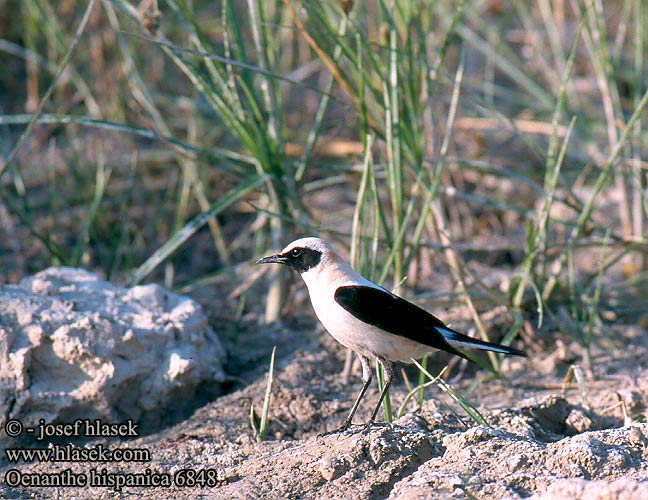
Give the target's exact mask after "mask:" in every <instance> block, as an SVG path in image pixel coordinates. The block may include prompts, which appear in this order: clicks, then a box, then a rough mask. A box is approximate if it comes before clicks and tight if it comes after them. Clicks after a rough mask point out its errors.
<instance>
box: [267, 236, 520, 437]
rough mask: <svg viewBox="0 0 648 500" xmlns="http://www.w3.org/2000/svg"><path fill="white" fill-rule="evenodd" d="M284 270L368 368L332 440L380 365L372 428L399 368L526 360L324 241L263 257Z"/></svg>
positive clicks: (298, 242) (301, 243) (329, 328)
mask: <svg viewBox="0 0 648 500" xmlns="http://www.w3.org/2000/svg"><path fill="white" fill-rule="evenodd" d="M271 263H276V264H282V265H285V266H287V267H289V268H291V269H293V270H295V271H296V272H298V273H299V274H300V275H301V277H302V279H303V280H304V282H305V284H306V287H307V288H308V293H309V295H310V299H311V303H312V305H313V309H314V310H315V314H316V315H317V317H318V319H319V320H320V322H321V323H322V325H323V326H324V328H325V329H326V330H327V331H328V333H329V334H331V336H333V338H335V340H337V341H338V342H339V343H340V344H342V345H344V346H346V347H348V348H349V349H351V350H352V351H354V352H355V353H356V354H357V355H358V356H359V358H360V362H361V364H362V388H361V389H360V393H359V394H358V396H357V397H356V399H355V402H354V403H353V406H352V407H351V411H350V412H349V414H348V416H347V417H346V419H345V420H344V421H343V423H342V425H341V426H340V427H339V428H337V429H335V430H333V431H331V432H327V433H326V434H333V433H338V432H342V431H345V430H347V429H348V428H349V427H350V426H351V425H352V422H353V417H354V415H355V413H356V411H357V409H358V406H359V405H360V402H361V400H362V398H363V397H364V395H365V393H366V392H367V389H368V387H369V384H370V383H371V377H372V370H371V367H370V364H369V361H370V360H371V359H376V360H378V362H379V363H380V365H381V366H382V369H383V376H384V385H383V388H382V391H381V393H380V397H379V399H378V404H377V405H376V407H375V409H374V410H373V413H372V414H371V417H370V419H369V420H368V421H367V422H366V424H365V426H364V429H368V428H370V427H371V426H372V425H373V424H374V422H375V420H376V415H377V413H378V410H379V408H380V405H381V404H382V401H383V399H384V397H385V394H386V393H387V390H388V389H389V386H390V384H391V382H392V379H393V377H394V370H393V363H394V362H404V363H411V362H412V360H413V359H416V358H421V357H423V356H424V355H426V354H429V353H430V352H433V351H434V350H441V351H446V352H448V353H450V354H454V355H456V356H460V357H462V358H465V359H467V360H469V361H470V358H468V356H467V355H466V354H464V353H463V352H462V351H460V350H459V349H457V347H460V348H476V349H483V350H487V351H494V352H498V353H503V354H512V355H516V356H526V354H525V353H524V352H522V351H520V350H518V349H515V348H513V347H509V346H504V345H500V344H495V343H492V342H485V341H482V340H478V339H475V338H472V337H469V336H468V335H464V334H463V333H460V332H458V331H456V330H453V329H452V328H450V327H449V326H447V325H445V324H444V323H443V322H442V321H441V320H440V319H438V318H437V317H435V316H433V315H432V314H431V313H429V312H428V311H426V310H425V309H423V308H422V307H419V306H418V305H416V304H413V303H412V302H409V301H408V300H406V299H403V298H402V297H399V296H398V295H395V294H394V293H392V292H390V291H388V290H386V289H385V288H383V287H381V286H380V285H377V284H376V283H373V282H372V281H370V280H368V279H367V278H365V277H364V276H362V275H361V274H360V273H358V272H357V271H355V270H354V269H353V267H352V266H351V265H350V264H349V263H348V262H347V261H345V260H344V259H343V258H342V257H340V255H339V254H338V253H337V252H336V251H335V250H334V249H333V248H332V247H331V246H330V245H329V244H328V243H327V242H325V241H324V240H322V239H320V238H316V237H305V238H300V239H297V240H295V241H293V242H292V243H289V244H288V245H287V246H286V247H285V248H284V249H283V250H281V251H280V252H279V253H275V254H273V255H268V256H267V257H262V258H261V259H259V260H258V261H257V264H271Z"/></svg>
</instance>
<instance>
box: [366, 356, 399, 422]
mask: <svg viewBox="0 0 648 500" xmlns="http://www.w3.org/2000/svg"><path fill="white" fill-rule="evenodd" d="M378 361H380V364H381V366H382V368H383V376H384V377H385V385H383V388H382V391H381V392H380V398H378V404H377V405H376V407H375V408H374V411H373V413H372V414H371V418H370V419H369V420H368V421H367V423H366V424H365V426H364V429H363V432H364V431H367V430H369V429H370V428H371V426H372V425H373V424H374V422H375V420H376V415H378V410H379V409H380V405H381V404H382V402H383V399H385V395H386V394H387V391H388V390H389V386H390V385H391V382H392V379H393V378H394V369H393V368H392V363H391V361H387V360H386V359H384V358H378Z"/></svg>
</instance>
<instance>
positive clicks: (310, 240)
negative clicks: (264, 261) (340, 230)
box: [281, 236, 333, 255]
mask: <svg viewBox="0 0 648 500" xmlns="http://www.w3.org/2000/svg"><path fill="white" fill-rule="evenodd" d="M293 248H311V249H313V250H317V251H318V252H322V254H324V255H326V254H328V253H330V252H333V249H332V248H331V247H330V245H329V244H328V243H326V242H325V241H324V240H322V239H320V238H315V237H313V236H307V237H305V238H299V239H298V240H295V241H293V242H292V243H289V244H288V245H287V246H286V248H284V249H283V250H282V251H281V253H286V252H289V251H290V250H292V249H293Z"/></svg>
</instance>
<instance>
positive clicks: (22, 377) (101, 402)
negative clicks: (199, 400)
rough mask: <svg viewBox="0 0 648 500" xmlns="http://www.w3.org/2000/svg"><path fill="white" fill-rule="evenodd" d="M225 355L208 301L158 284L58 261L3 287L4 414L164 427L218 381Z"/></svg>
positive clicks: (27, 420)
mask: <svg viewBox="0 0 648 500" xmlns="http://www.w3.org/2000/svg"><path fill="white" fill-rule="evenodd" d="M224 356H225V352H224V349H223V347H222V345H221V343H220V341H219V339H218V338H217V337H216V335H215V334H214V332H213V331H212V329H211V328H210V327H209V325H208V324H207V318H206V316H205V314H204V313H203V312H202V310H201V309H200V306H199V305H198V304H197V303H196V302H194V301H193V300H191V299H189V298H187V297H184V296H181V295H177V294H174V293H171V292H169V291H167V290H165V289H164V288H162V287H160V286H158V285H146V286H137V287H134V288H130V289H127V288H122V287H119V286H115V285H113V284H111V283H108V282H106V281H103V280H101V279H99V278H98V277H97V276H96V275H94V274H92V273H90V272H88V271H85V270H81V269H72V268H50V269H47V270H45V271H42V272H40V273H38V274H36V275H35V276H32V277H30V278H26V279H24V280H22V281H21V282H20V283H19V284H18V285H6V286H2V287H1V288H0V420H6V419H9V418H16V419H20V420H21V421H22V423H23V424H24V425H27V426H33V425H36V424H37V423H38V422H39V420H40V419H44V420H45V422H53V421H56V420H59V421H68V420H74V419H75V418H80V417H83V418H103V419H106V420H109V421H118V420H123V419H126V418H132V419H135V420H138V421H140V422H144V423H147V424H149V426H156V425H159V424H160V423H163V422H164V421H166V420H168V418H169V417H171V418H172V417H173V413H174V412H176V413H177V412H181V411H183V408H184V407H185V405H187V404H190V405H194V404H195V401H192V400H193V399H194V396H195V394H196V391H197V390H198V389H199V388H200V387H201V386H204V387H205V388H206V389H207V390H213V389H215V388H218V382H219V381H222V380H223V378H224V372H223V363H224ZM184 409H186V408H184Z"/></svg>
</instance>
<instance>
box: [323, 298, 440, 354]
mask: <svg viewBox="0 0 648 500" xmlns="http://www.w3.org/2000/svg"><path fill="white" fill-rule="evenodd" d="M317 295H319V296H316V297H314V296H313V292H312V290H311V302H312V304H313V308H314V309H315V314H317V317H318V318H319V320H320V321H321V322H322V324H323V325H324V328H326V330H327V331H328V332H329V333H330V334H331V335H332V336H333V338H335V340H337V341H338V342H339V343H340V344H342V345H344V346H346V347H348V348H350V349H352V350H353V351H355V352H357V353H358V354H361V355H363V356H367V357H373V356H379V357H382V358H385V359H388V360H390V361H404V362H410V358H419V357H421V356H422V355H423V354H425V352H426V350H428V352H429V351H432V350H433V349H432V348H430V347H427V346H424V345H422V344H419V343H418V342H414V341H413V340H409V339H406V338H404V337H399V336H396V335H393V334H391V333H388V332H385V331H384V330H381V329H380V328H377V327H375V326H372V325H369V324H367V323H364V322H363V321H360V320H359V319H358V318H356V317H355V316H353V315H352V314H351V313H349V312H347V311H346V310H345V309H344V308H342V306H340V305H339V304H338V303H337V302H335V299H334V298H333V296H334V295H333V293H328V294H327V293H320V294H317Z"/></svg>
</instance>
